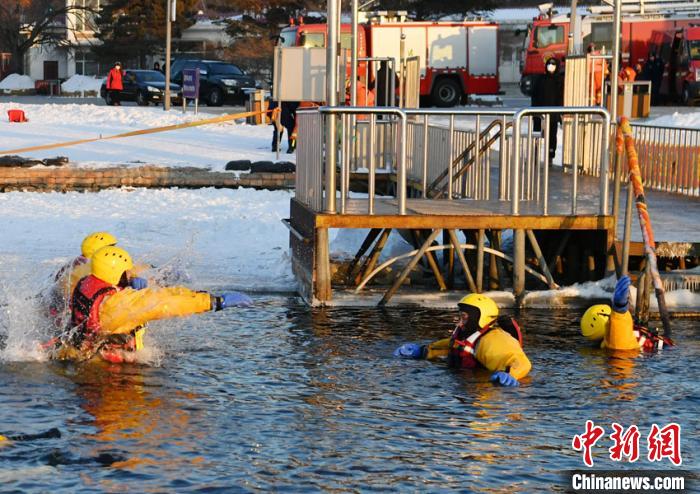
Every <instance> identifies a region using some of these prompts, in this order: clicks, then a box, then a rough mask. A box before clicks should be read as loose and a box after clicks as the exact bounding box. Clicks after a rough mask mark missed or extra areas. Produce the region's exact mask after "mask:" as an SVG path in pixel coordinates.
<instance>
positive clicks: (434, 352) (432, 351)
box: [425, 338, 450, 360]
mask: <svg viewBox="0 0 700 494" xmlns="http://www.w3.org/2000/svg"><path fill="white" fill-rule="evenodd" d="M449 351H450V338H444V339H442V340H438V341H434V342H432V343H431V344H429V345H428V353H427V355H426V356H425V358H427V359H428V360H434V359H437V358H444V357H447V354H448V353H449Z"/></svg>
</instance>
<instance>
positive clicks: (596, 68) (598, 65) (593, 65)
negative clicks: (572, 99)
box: [586, 43, 608, 106]
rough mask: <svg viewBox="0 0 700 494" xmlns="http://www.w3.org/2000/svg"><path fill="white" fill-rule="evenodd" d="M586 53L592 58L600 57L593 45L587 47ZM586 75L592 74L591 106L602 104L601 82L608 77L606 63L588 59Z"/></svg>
mask: <svg viewBox="0 0 700 494" xmlns="http://www.w3.org/2000/svg"><path fill="white" fill-rule="evenodd" d="M586 51H587V53H588V54H589V55H592V56H593V55H600V51H599V50H597V49H596V47H595V44H593V43H591V44H589V45H588V48H587V49H586ZM588 73H589V74H591V73H593V81H592V85H593V87H591V88H590V91H591V93H590V94H591V105H593V106H597V105H601V104H602V103H603V80H604V79H605V78H606V77H607V75H608V65H607V63H606V61H605V60H604V59H594V60H591V59H588ZM589 77H590V76H589Z"/></svg>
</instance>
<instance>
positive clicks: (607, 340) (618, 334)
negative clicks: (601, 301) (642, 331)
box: [600, 311, 639, 350]
mask: <svg viewBox="0 0 700 494" xmlns="http://www.w3.org/2000/svg"><path fill="white" fill-rule="evenodd" d="M600 346H601V347H602V348H609V349H611V350H639V342H638V341H637V338H636V337H635V336H634V321H632V314H630V313H629V311H626V312H625V313H624V314H620V313H619V312H615V311H612V314H610V323H609V324H608V328H607V329H606V330H605V336H604V337H603V343H602V344H601V345H600Z"/></svg>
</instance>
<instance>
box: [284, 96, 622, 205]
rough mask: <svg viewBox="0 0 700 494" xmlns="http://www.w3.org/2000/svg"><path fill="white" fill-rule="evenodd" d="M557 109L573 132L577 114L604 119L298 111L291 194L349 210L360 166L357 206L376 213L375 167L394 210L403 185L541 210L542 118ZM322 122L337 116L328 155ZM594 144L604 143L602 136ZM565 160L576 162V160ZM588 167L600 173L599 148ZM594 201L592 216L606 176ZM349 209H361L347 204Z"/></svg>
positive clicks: (528, 112)
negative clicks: (391, 187)
mask: <svg viewBox="0 0 700 494" xmlns="http://www.w3.org/2000/svg"><path fill="white" fill-rule="evenodd" d="M556 114H565V115H571V116H573V117H574V126H575V128H574V135H578V132H579V130H580V129H579V127H580V126H579V125H578V122H579V120H580V119H583V118H586V119H596V118H597V119H598V120H599V121H600V125H602V127H603V128H609V125H610V118H609V115H608V113H607V111H606V110H604V109H602V108H590V107H570V108H559V107H557V108H542V107H539V108H528V109H524V110H520V111H516V110H509V109H478V110H477V109H475V110H460V111H452V110H436V109H410V110H409V109H406V110H401V109H399V108H391V107H389V108H377V107H346V106H343V107H321V108H319V109H314V110H300V111H299V112H298V113H297V118H298V119H299V122H300V129H299V146H298V156H297V186H298V189H297V198H299V200H301V201H302V202H304V203H306V204H308V205H309V206H310V207H312V208H314V209H316V210H319V211H320V210H324V211H326V212H329V213H333V212H335V211H336V205H337V203H339V208H338V211H339V212H340V213H341V214H344V213H346V212H347V211H348V204H349V201H348V200H349V192H350V173H351V172H353V171H359V170H361V171H366V172H367V180H368V192H369V193H368V197H367V204H366V211H367V214H375V190H376V187H375V174H376V173H377V169H378V168H383V169H384V170H385V171H390V172H392V173H395V174H396V187H395V190H396V192H395V196H396V199H397V201H396V204H397V212H398V214H401V215H403V214H406V201H407V195H408V188H407V185H408V184H409V183H410V184H411V187H412V188H413V189H415V190H421V189H422V197H423V198H425V199H431V198H432V199H441V200H446V201H451V200H464V199H469V200H474V201H485V202H489V201H490V202H491V203H493V200H494V199H492V197H493V198H496V197H497V199H495V200H496V201H497V202H498V201H501V202H502V201H510V211H511V214H514V215H517V214H520V203H521V202H531V203H533V204H534V206H531V207H529V209H528V214H544V215H546V214H548V208H549V196H550V193H549V166H550V160H549V152H548V150H549V142H548V132H547V129H548V128H549V119H550V118H553V117H552V115H556ZM328 118H332V120H333V121H335V122H336V124H335V126H334V128H335V129H337V135H338V136H340V139H338V140H336V141H334V142H336V144H338V145H337V148H338V149H337V151H336V153H334V154H330V155H329V154H327V153H326V154H325V155H324V153H323V146H322V143H323V142H324V136H323V130H324V128H325V120H326V119H328ZM380 118H381V120H380ZM457 118H462V119H464V118H468V119H470V121H469V122H468V124H467V126H466V128H465V127H464V126H461V127H458V125H457V122H456V119H457ZM538 118H541V119H542V123H543V125H542V129H543V131H542V132H540V131H535V130H533V122H534V120H535V119H538ZM509 129H510V130H509ZM334 133H336V132H334ZM604 134H605V135H608V132H604ZM514 136H518V138H517V139H515V138H514ZM307 140H308V141H313V142H308V143H307V142H305V141H307ZM326 144H327V143H326ZM601 147H602V148H603V149H605V148H607V140H606V139H603V141H602V142H601ZM574 162H577V163H578V157H577V156H574ZM336 163H337V167H336ZM378 165H379V166H378ZM329 167H330V168H329ZM597 167H598V168H599V169H601V170H604V171H606V172H607V170H608V169H609V155H608V153H602V157H601V160H600V163H597ZM308 168H314V169H313V170H309V169H308ZM578 169H579V166H578V165H577V166H574V167H571V172H572V173H571V186H570V187H569V188H570V191H571V193H570V196H571V208H570V211H571V213H570V214H572V215H575V214H577V187H578ZM336 174H339V180H338V182H337V187H336V180H335V178H334V177H336ZM329 175H330V176H329ZM329 184H332V187H329ZM436 184H437V185H438V186H439V187H438V192H437V193H435V194H429V193H428V191H429V185H430V186H431V187H433V186H435V185H436ZM299 188H307V189H308V190H300V189H299ZM324 188H325V189H326V190H325V191H324V192H325V193H324V194H321V191H322V190H323V189H324ZM336 188H337V189H339V191H340V194H339V198H338V194H337V193H336ZM495 189H497V190H498V194H497V195H496V194H495ZM329 191H330V193H329ZM560 192H561V191H560V190H558V191H557V193H558V194H559V193H560ZM559 195H561V194H559ZM322 196H323V198H324V200H323V207H321V206H320V204H321V197H322ZM598 201H599V202H598V203H597V206H596V207H597V211H598V212H599V214H607V213H606V212H607V210H608V173H603V174H602V175H601V180H600V190H599V197H598ZM494 207H496V206H494ZM499 210H502V208H499ZM354 212H355V213H360V211H357V210H356V209H355V210H354Z"/></svg>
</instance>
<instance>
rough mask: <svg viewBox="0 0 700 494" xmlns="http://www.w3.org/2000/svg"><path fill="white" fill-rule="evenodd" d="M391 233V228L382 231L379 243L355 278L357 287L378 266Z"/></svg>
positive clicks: (375, 245)
mask: <svg viewBox="0 0 700 494" xmlns="http://www.w3.org/2000/svg"><path fill="white" fill-rule="evenodd" d="M390 233H391V228H385V229H384V230H383V231H382V233H381V235H380V236H379V240H377V243H376V244H374V247H373V248H372V252H370V254H369V256H367V260H366V263H365V266H364V269H363V268H360V272H359V273H358V274H357V276H356V277H355V285H359V284H360V282H361V281H362V280H363V279H364V278H365V276H367V275H368V274H369V273H371V272H372V270H373V269H374V267H375V266H376V265H377V261H378V260H379V255H380V254H381V253H382V250H384V246H385V245H386V241H387V240H388V239H389V234H390Z"/></svg>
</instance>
